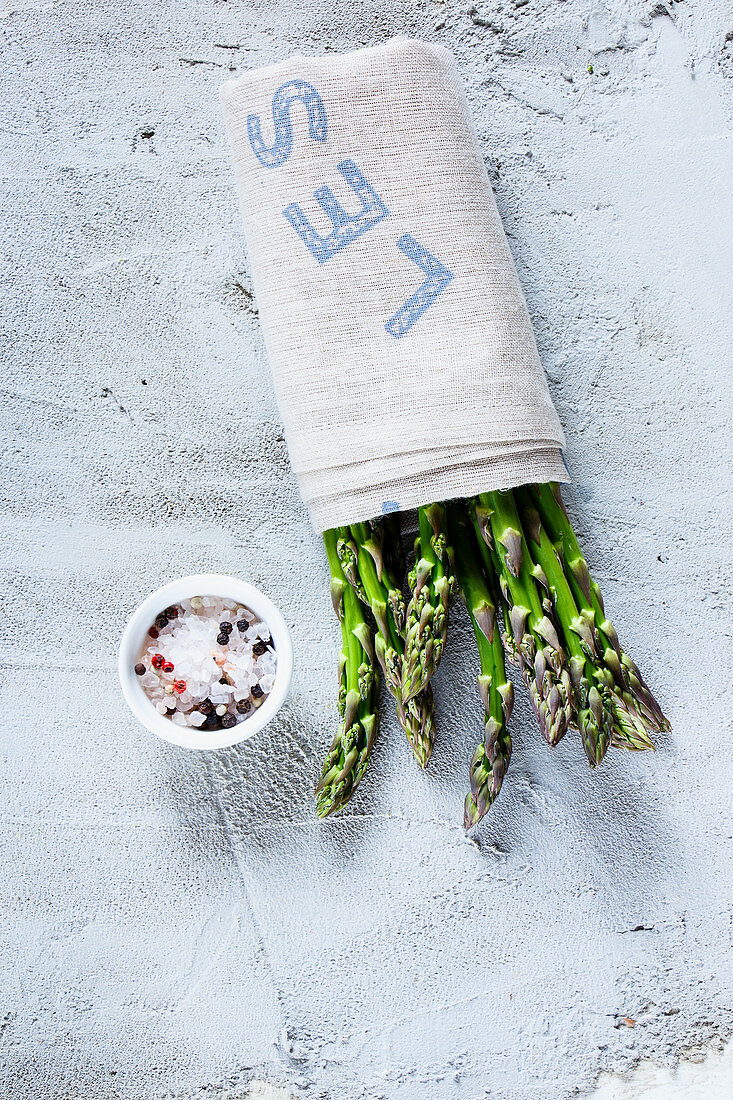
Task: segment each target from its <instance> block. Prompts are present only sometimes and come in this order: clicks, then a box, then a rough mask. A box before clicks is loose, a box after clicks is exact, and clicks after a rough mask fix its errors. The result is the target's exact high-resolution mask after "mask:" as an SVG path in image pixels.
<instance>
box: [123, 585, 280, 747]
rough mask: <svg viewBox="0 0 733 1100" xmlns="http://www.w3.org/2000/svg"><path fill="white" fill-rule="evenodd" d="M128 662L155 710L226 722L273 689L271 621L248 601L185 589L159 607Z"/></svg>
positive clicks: (207, 724)
mask: <svg viewBox="0 0 733 1100" xmlns="http://www.w3.org/2000/svg"><path fill="white" fill-rule="evenodd" d="M139 657H140V659H139V660H138V661H137V662H136V664H135V674H136V675H137V676H139V677H140V686H141V687H142V688H143V690H144V691H145V694H146V695H147V697H148V699H150V701H151V703H154V704H155V709H156V710H157V711H158V713H159V714H163V715H165V716H166V717H168V718H170V719H171V721H172V722H175V723H176V724H177V725H179V726H194V727H195V728H199V729H209V730H211V729H215V730H218V729H231V728H232V726H235V725H237V723H238V722H246V720H247V718H248V717H249V716H250V715H251V714H252V713H253V712H254V711H255V710H257V709H258V708H259V707H260V706H261V705H262V702H263V701H264V700H265V699H266V698H267V696H268V695H269V694H270V692H271V691H272V687H273V684H274V683H275V672H276V669H277V654H276V652H275V643H274V642H273V640H272V635H271V634H270V628H269V627H268V626H267V625H266V624H265V623H263V622H262V620H261V619H258V618H257V616H256V615H255V613H254V612H253V611H251V610H250V609H249V608H248V607H243V606H241V605H237V603H236V601H235V600H226V599H221V598H219V597H217V596H192V597H191V599H190V600H181V602H180V604H172V605H171V606H170V607H167V608H166V609H165V611H161V612H160V613H159V614H158V615H156V617H155V621H154V622H153V623H151V625H150V628H149V630H148V634H147V637H146V639H145V641H144V642H143V646H142V649H141V652H140V655H139Z"/></svg>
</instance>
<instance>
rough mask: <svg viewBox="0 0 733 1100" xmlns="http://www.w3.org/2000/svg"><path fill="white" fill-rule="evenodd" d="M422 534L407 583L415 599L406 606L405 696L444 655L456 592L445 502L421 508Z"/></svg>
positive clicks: (425, 679)
mask: <svg viewBox="0 0 733 1100" xmlns="http://www.w3.org/2000/svg"><path fill="white" fill-rule="evenodd" d="M418 524H419V534H418V538H417V541H416V544H415V557H416V560H415V567H414V569H412V571H411V572H410V575H409V577H408V583H409V585H410V588H411V590H412V599H411V600H410V603H409V606H408V608H407V624H406V633H405V659H404V662H403V666H402V698H403V699H404V700H405V702H408V701H409V700H410V699H412V698H414V696H416V695H417V694H418V692H420V691H422V690H423V689H424V687H425V685H426V684H427V682H428V680H429V679H430V677H431V676H432V675H433V673H434V672H435V670H436V669H437V667H438V665H439V664H440V658H441V657H442V655H443V648H444V646H445V639H446V632H447V629H448V608H449V606H450V602H451V599H452V598H453V594H454V592H455V577H454V568H453V552H452V550H451V547H450V544H449V542H448V540H447V537H446V512H445V505H444V504H430V505H428V506H427V507H424V508H419V509H418Z"/></svg>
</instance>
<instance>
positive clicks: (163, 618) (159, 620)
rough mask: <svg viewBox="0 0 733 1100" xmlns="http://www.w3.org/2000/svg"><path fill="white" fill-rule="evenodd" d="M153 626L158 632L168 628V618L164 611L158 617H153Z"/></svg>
mask: <svg viewBox="0 0 733 1100" xmlns="http://www.w3.org/2000/svg"><path fill="white" fill-rule="evenodd" d="M155 625H156V626H157V628H158V630H162V629H163V627H164V626H168V616H167V615H166V613H165V611H161V613H160V615H156V616H155Z"/></svg>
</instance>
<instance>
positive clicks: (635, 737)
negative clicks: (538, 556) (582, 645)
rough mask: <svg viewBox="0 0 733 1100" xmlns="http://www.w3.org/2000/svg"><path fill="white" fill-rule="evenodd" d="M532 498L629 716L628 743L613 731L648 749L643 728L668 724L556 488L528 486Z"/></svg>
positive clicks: (656, 728)
mask: <svg viewBox="0 0 733 1100" xmlns="http://www.w3.org/2000/svg"><path fill="white" fill-rule="evenodd" d="M531 493H532V498H533V500H534V503H535V505H536V507H537V510H538V512H539V514H540V517H541V520H542V523H543V526H544V527H545V529H546V530H547V533H548V534H549V536H550V538H551V539H552V541H553V543H554V545H555V549H556V551H557V553H558V555H559V556H560V560H561V561H562V563H563V565H564V568H565V574H566V576H567V578H568V581H569V583H570V587H571V588H572V590H573V595H574V596H575V599H576V602H577V603H578V606H579V607H580V608H582V609H584V610H587V611H591V612H592V613H593V622H594V627H595V630H596V635H597V639H598V645H599V648H600V649H601V650H602V654H603V659H604V663H605V665H606V667H607V669H608V670H609V672H610V674H611V675H612V676H613V679H614V681H615V684H616V686H617V688H618V689H619V692H620V697H621V698H622V699H623V702H624V705H625V708H626V710H627V711H628V712H629V714H630V715H631V716H632V717H631V724H632V725H633V726H634V730H635V732H633V733H631V732H630V736H629V738H626V736H625V735H622V734H620V733H619V731H617V734H616V736H617V737H618V736H620V737H621V740H622V741H623V743H624V744H626V745H627V747H628V748H653V747H654V746H653V743H652V741H651V740H650V738H649V736H648V734H645V732H644V729H643V728H641V729H640V727H645V728H647V729H650V730H652V731H653V732H658V733H661V732H666V731H668V730H669V729H670V725H669V722H668V721H667V719H666V718H665V716H664V714H663V713H662V710H661V707H660V706H659V704H658V703H657V701H656V699H655V698H654V696H653V695H652V693H651V691H650V690H649V688H648V687H647V685H646V683H645V681H644V678H643V677H642V675H641V673H640V672H639V669H638V668H637V667H636V665H635V664H634V662H633V661H632V660H631V658H630V657H629V656H628V654H626V653H625V652H624V651H623V649H622V648H621V646H620V644H619V640H618V635H617V633H616V630H615V628H614V626H613V624H612V623H611V622H610V621H609V619H608V618H607V616H606V612H605V608H604V604H603V596H602V595H601V590H600V588H599V587H598V585H597V584H596V582H595V581H594V580H593V578H592V577H591V575H590V572H589V570H588V565H587V563H586V560H585V558H584V557H583V553H582V551H581V549H580V545H579V543H578V540H577V537H576V535H575V532H574V530H573V527H572V524H571V523H570V520H569V518H568V515H567V512H566V511H565V507H564V505H563V503H562V498H561V496H560V489H559V486H557V485H533V486H532V487H531Z"/></svg>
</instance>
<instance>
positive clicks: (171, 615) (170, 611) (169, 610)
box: [165, 606, 178, 622]
mask: <svg viewBox="0 0 733 1100" xmlns="http://www.w3.org/2000/svg"><path fill="white" fill-rule="evenodd" d="M165 616H166V618H167V619H168V621H169V622H170V620H171V619H177V618H178V608H177V607H175V606H174V607H166V609H165Z"/></svg>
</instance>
